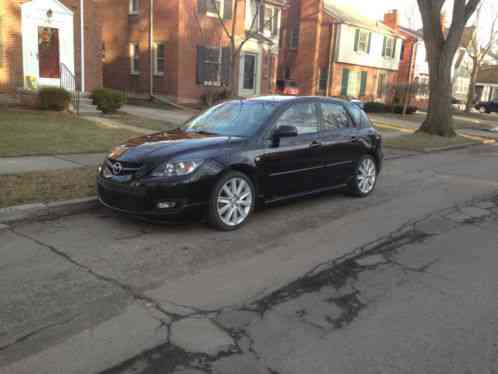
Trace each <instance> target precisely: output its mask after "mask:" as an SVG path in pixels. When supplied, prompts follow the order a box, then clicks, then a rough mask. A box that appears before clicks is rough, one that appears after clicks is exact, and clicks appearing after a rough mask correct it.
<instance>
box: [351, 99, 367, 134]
mask: <svg viewBox="0 0 498 374" xmlns="http://www.w3.org/2000/svg"><path fill="white" fill-rule="evenodd" d="M349 113H351V117H353V121H354V127H357V128H363V129H364V128H368V127H372V125H371V123H370V120H369V119H368V116H367V115H366V113H365V112H364V111H363V109H361V108H360V107H359V106H358V105H355V104H352V105H349Z"/></svg>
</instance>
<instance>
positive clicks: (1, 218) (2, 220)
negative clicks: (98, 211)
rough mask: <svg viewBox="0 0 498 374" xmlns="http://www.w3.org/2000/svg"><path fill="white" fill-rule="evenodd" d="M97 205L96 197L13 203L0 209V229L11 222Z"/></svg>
mask: <svg viewBox="0 0 498 374" xmlns="http://www.w3.org/2000/svg"><path fill="white" fill-rule="evenodd" d="M97 205H98V200H97V197H89V198H82V199H73V200H66V201H58V202H51V203H34V204H25V205H15V206H11V207H7V208H2V209H0V230H2V227H4V226H5V225H7V224H13V223H17V222H21V221H27V220H32V219H37V218H52V217H61V216H67V215H70V214H75V213H80V212H82V211H85V210H88V209H91V208H94V207H96V206H97ZM2 224H3V225H2ZM4 228H5V227H4Z"/></svg>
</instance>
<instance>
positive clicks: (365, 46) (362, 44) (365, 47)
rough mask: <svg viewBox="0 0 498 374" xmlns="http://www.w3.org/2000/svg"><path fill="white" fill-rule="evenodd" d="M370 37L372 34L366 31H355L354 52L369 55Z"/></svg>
mask: <svg viewBox="0 0 498 374" xmlns="http://www.w3.org/2000/svg"><path fill="white" fill-rule="evenodd" d="M371 35H372V33H370V32H368V31H365V30H361V29H356V32H355V43H354V50H355V51H356V52H363V53H369V52H370V43H371Z"/></svg>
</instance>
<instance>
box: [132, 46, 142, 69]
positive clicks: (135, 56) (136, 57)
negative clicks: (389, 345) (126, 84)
mask: <svg viewBox="0 0 498 374" xmlns="http://www.w3.org/2000/svg"><path fill="white" fill-rule="evenodd" d="M130 72H131V74H140V47H139V45H138V43H130Z"/></svg>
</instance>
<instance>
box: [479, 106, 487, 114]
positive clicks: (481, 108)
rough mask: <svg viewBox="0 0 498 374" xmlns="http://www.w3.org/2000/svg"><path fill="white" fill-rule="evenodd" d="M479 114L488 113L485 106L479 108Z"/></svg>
mask: <svg viewBox="0 0 498 374" xmlns="http://www.w3.org/2000/svg"><path fill="white" fill-rule="evenodd" d="M479 112H481V113H489V112H488V110H487V109H486V107H485V106H482V107H480V108H479Z"/></svg>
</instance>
